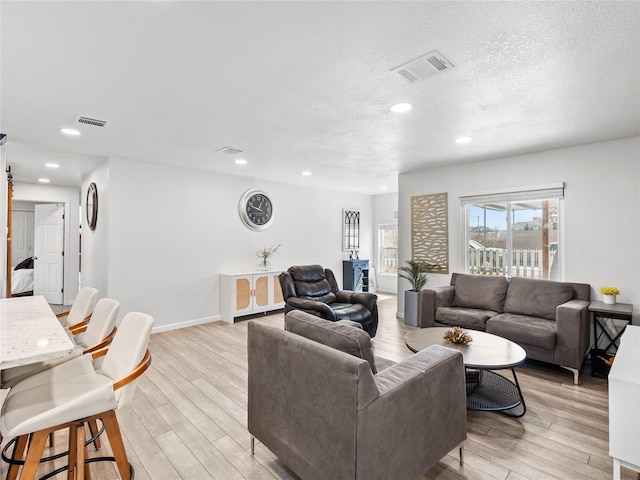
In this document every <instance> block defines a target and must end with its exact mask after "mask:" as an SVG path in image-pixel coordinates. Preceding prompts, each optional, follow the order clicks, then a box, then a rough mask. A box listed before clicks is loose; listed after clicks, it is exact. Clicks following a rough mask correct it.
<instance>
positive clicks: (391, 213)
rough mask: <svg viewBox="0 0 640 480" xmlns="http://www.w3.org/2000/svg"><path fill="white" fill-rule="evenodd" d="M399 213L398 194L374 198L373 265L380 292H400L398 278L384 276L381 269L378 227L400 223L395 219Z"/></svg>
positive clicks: (395, 276) (388, 275)
mask: <svg viewBox="0 0 640 480" xmlns="http://www.w3.org/2000/svg"><path fill="white" fill-rule="evenodd" d="M397 211H398V194H397V193H387V194H384V195H376V196H374V197H373V251H374V253H373V256H372V258H371V265H373V266H374V267H375V271H376V288H377V290H378V292H382V293H393V294H395V293H396V292H397V291H398V276H397V275H395V274H393V275H390V274H383V273H382V270H381V269H380V268H379V260H380V259H379V258H378V248H379V240H380V239H379V238H378V226H379V225H384V224H387V225H388V224H393V223H398V219H397V218H396V217H395V215H396V213H397Z"/></svg>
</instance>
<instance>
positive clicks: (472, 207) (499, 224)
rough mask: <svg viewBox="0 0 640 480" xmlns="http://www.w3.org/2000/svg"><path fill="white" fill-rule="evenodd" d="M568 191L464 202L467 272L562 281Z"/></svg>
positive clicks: (489, 196) (473, 197)
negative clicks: (562, 233)
mask: <svg viewBox="0 0 640 480" xmlns="http://www.w3.org/2000/svg"><path fill="white" fill-rule="evenodd" d="M563 197H564V187H563V186H558V187H544V188H542V187H541V188H537V189H532V190H524V191H518V192H506V193H495V194H483V195H469V196H466V197H461V205H462V206H463V208H464V210H465V220H466V229H465V230H466V232H465V233H466V238H465V242H464V245H465V250H466V251H465V252H464V253H465V259H466V271H467V272H468V273H472V274H478V275H506V276H508V277H528V278H539V279H546V280H560V279H561V276H560V272H559V265H560V258H561V257H560V255H561V252H562V249H561V245H560V235H559V233H560V225H561V222H560V220H561V219H560V202H561V200H562V198H563Z"/></svg>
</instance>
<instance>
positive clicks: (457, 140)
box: [456, 137, 473, 145]
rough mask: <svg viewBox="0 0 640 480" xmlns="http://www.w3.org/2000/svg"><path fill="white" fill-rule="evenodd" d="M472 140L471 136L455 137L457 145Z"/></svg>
mask: <svg viewBox="0 0 640 480" xmlns="http://www.w3.org/2000/svg"><path fill="white" fill-rule="evenodd" d="M472 140H473V138H471V137H458V138H456V143H457V144H458V145H462V144H464V143H470V142H471V141H472Z"/></svg>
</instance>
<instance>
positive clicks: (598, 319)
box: [589, 302, 633, 352]
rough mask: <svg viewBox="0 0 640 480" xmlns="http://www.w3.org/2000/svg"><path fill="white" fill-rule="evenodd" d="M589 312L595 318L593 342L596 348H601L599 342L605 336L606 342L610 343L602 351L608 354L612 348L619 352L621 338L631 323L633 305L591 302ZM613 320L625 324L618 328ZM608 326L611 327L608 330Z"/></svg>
mask: <svg viewBox="0 0 640 480" xmlns="http://www.w3.org/2000/svg"><path fill="white" fill-rule="evenodd" d="M589 311H590V312H591V316H592V317H593V342H594V345H595V348H601V347H599V346H598V340H599V339H600V337H602V336H603V335H604V336H605V337H606V338H605V342H607V341H608V344H607V345H606V346H605V347H603V348H602V350H604V351H605V352H607V351H608V350H609V349H610V348H611V347H615V349H616V351H617V350H618V345H619V343H620V336H621V335H622V333H623V332H624V329H625V328H626V326H627V325H628V324H629V323H631V318H632V315H633V305H631V304H630V303H614V304H609V303H604V302H591V304H590V305H589ZM609 320H611V321H609ZM613 320H622V321H624V324H623V325H622V326H616V324H615V322H614V321H613ZM607 325H609V327H608V328H607Z"/></svg>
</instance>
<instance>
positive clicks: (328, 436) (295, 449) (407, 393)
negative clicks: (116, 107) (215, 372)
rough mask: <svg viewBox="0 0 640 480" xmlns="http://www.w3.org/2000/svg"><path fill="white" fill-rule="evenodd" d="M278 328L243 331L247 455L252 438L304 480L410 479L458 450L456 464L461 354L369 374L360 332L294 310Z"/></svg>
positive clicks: (255, 324)
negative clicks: (245, 335)
mask: <svg viewBox="0 0 640 480" xmlns="http://www.w3.org/2000/svg"><path fill="white" fill-rule="evenodd" d="M285 328H286V329H287V330H289V331H287V330H281V329H279V328H275V327H271V326H269V325H265V324H264V323H260V321H258V320H253V321H250V322H249V324H248V360H249V371H248V378H249V383H248V429H249V433H251V436H252V438H251V441H252V445H251V447H252V453H253V450H254V438H255V439H257V440H259V441H260V442H262V444H263V445H264V446H265V447H267V448H268V449H269V450H271V451H272V452H273V453H274V454H275V455H276V456H277V457H279V458H280V459H281V460H282V461H283V462H284V463H285V464H286V465H287V466H288V467H289V468H291V469H292V470H293V471H294V472H295V473H296V474H297V475H299V476H300V477H301V478H303V479H305V480H313V479H318V480H325V479H328V478H332V479H341V480H346V479H362V480H365V479H366V480H377V479H379V480H388V479H390V478H393V479H395V480H403V479H407V480H410V479H414V478H417V477H419V476H420V475H422V474H423V473H424V472H426V471H427V470H428V469H429V468H431V466H433V465H434V464H435V463H437V462H438V461H439V460H440V459H441V458H442V457H444V456H445V455H446V454H447V453H448V452H450V451H451V450H453V449H455V448H456V447H458V446H460V455H461V456H460V461H461V463H462V447H461V445H462V442H463V441H464V440H465V438H466V429H467V426H466V394H465V376H464V366H463V363H462V355H461V354H460V353H459V352H457V351H455V350H452V349H448V348H444V347H440V346H432V347H429V348H427V349H425V350H423V351H421V352H419V353H417V354H415V355H413V356H411V357H409V358H407V359H406V360H403V361H401V362H399V363H397V364H394V365H392V366H390V367H388V368H386V369H384V370H381V371H380V372H378V373H377V374H374V373H373V370H372V369H373V368H374V367H373V365H372V364H371V363H370V362H372V354H371V352H370V351H367V350H368V349H370V346H371V341H370V338H369V337H368V335H367V334H366V333H365V332H363V331H362V330H360V329H359V328H355V327H353V326H350V325H348V324H344V322H337V323H334V322H329V321H326V320H323V319H320V318H317V317H315V316H312V315H310V314H307V313H305V312H301V311H293V312H290V313H288V314H287V315H286V317H285ZM294 332H295V333H294ZM347 352H349V353H347Z"/></svg>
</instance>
